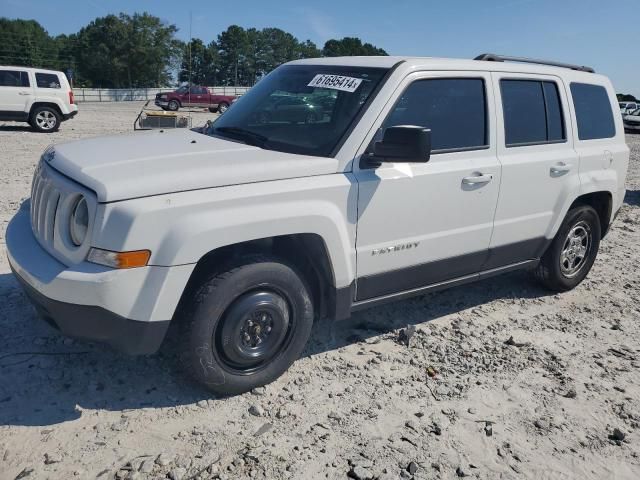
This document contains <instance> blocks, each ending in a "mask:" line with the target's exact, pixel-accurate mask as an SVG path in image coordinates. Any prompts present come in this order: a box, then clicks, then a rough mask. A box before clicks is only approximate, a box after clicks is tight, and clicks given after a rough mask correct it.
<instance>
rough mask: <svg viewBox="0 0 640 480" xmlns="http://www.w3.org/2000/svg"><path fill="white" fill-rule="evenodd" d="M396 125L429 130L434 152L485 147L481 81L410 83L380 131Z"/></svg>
mask: <svg viewBox="0 0 640 480" xmlns="http://www.w3.org/2000/svg"><path fill="white" fill-rule="evenodd" d="M397 125H419V126H421V127H426V128H429V129H431V146H432V149H433V150H434V151H435V152H437V151H438V150H440V151H451V150H469V149H475V148H485V147H486V146H488V144H489V143H488V133H487V132H488V127H487V108H486V97H485V86H484V80H482V79H481V78H442V79H439V78H438V79H425V80H417V81H415V82H413V83H412V84H411V85H409V87H408V88H407V89H406V90H405V92H404V93H403V94H402V97H401V98H400V100H399V101H398V103H397V104H396V105H395V107H394V109H393V111H392V112H391V113H390V114H389V116H388V117H387V119H386V120H385V123H384V126H383V128H382V130H381V132H383V131H384V130H385V129H386V128H388V127H393V126H397Z"/></svg>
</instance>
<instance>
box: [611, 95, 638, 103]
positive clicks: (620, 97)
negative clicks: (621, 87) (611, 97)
mask: <svg viewBox="0 0 640 480" xmlns="http://www.w3.org/2000/svg"><path fill="white" fill-rule="evenodd" d="M616 97H618V101H619V102H637V101H638V100H637V99H636V97H634V96H633V95H631V94H628V93H618V94H617V95H616Z"/></svg>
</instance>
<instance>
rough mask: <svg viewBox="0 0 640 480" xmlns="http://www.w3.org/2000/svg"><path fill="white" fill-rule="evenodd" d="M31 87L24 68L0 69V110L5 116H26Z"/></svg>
mask: <svg viewBox="0 0 640 480" xmlns="http://www.w3.org/2000/svg"><path fill="white" fill-rule="evenodd" d="M32 100H33V87H32V86H31V84H30V81H29V73H28V72H26V71H25V70H0V110H1V111H3V116H5V117H12V118H13V117H15V118H16V119H17V120H18V119H20V120H21V119H22V118H23V117H24V118H26V116H27V113H26V112H28V108H27V106H28V105H30V104H31V102H32Z"/></svg>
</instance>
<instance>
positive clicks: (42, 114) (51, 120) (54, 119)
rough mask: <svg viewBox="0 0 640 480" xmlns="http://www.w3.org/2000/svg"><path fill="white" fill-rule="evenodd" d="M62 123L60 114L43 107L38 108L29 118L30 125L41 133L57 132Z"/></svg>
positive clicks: (53, 109) (50, 108) (52, 109)
mask: <svg viewBox="0 0 640 480" xmlns="http://www.w3.org/2000/svg"><path fill="white" fill-rule="evenodd" d="M60 123H62V117H61V115H60V113H59V112H58V111H57V110H56V109H55V108H52V107H47V106H44V105H43V106H41V107H36V108H34V109H33V111H32V112H31V116H30V117H29V125H31V127H32V128H33V129H34V130H36V131H38V132H41V133H51V132H57V131H58V129H59V128H60Z"/></svg>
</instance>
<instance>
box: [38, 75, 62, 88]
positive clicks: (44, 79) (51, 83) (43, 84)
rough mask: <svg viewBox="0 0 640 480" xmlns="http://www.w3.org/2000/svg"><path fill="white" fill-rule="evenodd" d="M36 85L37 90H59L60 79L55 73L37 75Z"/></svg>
mask: <svg viewBox="0 0 640 480" xmlns="http://www.w3.org/2000/svg"><path fill="white" fill-rule="evenodd" d="M36 85H38V88H61V87H60V79H59V78H58V75H56V74H55V73H37V72H36Z"/></svg>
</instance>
